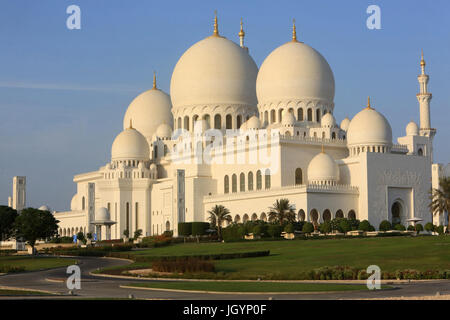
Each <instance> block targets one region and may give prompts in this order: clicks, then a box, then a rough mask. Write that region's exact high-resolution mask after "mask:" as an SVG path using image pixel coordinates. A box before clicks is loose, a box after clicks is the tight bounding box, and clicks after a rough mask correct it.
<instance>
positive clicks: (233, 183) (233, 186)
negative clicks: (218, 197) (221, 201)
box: [231, 174, 237, 192]
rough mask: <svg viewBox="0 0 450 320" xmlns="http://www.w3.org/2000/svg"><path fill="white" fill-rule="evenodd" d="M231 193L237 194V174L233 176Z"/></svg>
mask: <svg viewBox="0 0 450 320" xmlns="http://www.w3.org/2000/svg"><path fill="white" fill-rule="evenodd" d="M231 192H237V176H236V175H235V174H233V175H232V176H231Z"/></svg>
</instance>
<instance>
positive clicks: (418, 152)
mask: <svg viewBox="0 0 450 320" xmlns="http://www.w3.org/2000/svg"><path fill="white" fill-rule="evenodd" d="M417 154H418V155H419V156H423V150H422V148H420V149H419V150H418V151H417Z"/></svg>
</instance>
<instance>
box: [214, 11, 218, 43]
mask: <svg viewBox="0 0 450 320" xmlns="http://www.w3.org/2000/svg"><path fill="white" fill-rule="evenodd" d="M213 36H216V37H218V36H219V25H218V24H217V10H214V33H213Z"/></svg>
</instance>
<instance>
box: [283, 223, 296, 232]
mask: <svg viewBox="0 0 450 320" xmlns="http://www.w3.org/2000/svg"><path fill="white" fill-rule="evenodd" d="M284 232H286V233H294V225H293V224H292V223H289V224H287V225H286V226H285V227H284Z"/></svg>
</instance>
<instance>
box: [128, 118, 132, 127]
mask: <svg viewBox="0 0 450 320" xmlns="http://www.w3.org/2000/svg"><path fill="white" fill-rule="evenodd" d="M128 129H133V120H132V119H131V118H130V127H129V128H128Z"/></svg>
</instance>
